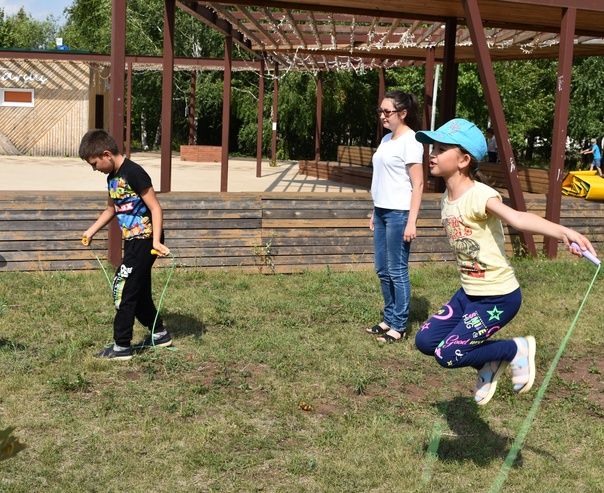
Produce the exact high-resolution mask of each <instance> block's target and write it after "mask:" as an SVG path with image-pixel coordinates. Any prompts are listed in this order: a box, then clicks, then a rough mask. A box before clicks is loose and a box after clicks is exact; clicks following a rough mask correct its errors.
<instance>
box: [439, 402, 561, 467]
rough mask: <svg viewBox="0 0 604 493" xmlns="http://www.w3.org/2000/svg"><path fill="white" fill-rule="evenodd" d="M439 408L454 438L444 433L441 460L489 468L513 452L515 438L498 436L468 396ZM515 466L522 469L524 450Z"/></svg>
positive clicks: (549, 455)
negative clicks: (469, 462) (471, 463)
mask: <svg viewBox="0 0 604 493" xmlns="http://www.w3.org/2000/svg"><path fill="white" fill-rule="evenodd" d="M435 405H436V408H437V409H438V410H439V411H440V413H441V414H442V415H443V416H444V417H445V419H446V420H447V424H448V427H449V429H450V430H451V432H452V433H451V435H453V436H447V433H446V432H445V433H443V435H442V436H441V439H440V443H439V446H438V451H437V453H436V455H437V456H438V458H439V459H440V460H441V461H447V462H450V461H455V462H467V461H472V462H474V463H475V464H476V465H477V466H486V465H488V464H489V463H491V462H492V461H493V460H500V461H504V460H505V458H506V457H507V455H508V452H509V451H510V448H511V446H512V442H513V440H514V438H515V436H511V437H510V436H504V435H500V434H498V433H495V432H494V431H493V430H491V428H490V427H489V425H488V424H487V423H486V422H485V421H484V420H483V419H482V418H481V417H480V415H479V413H478V406H477V405H476V404H475V402H474V399H472V398H469V397H461V396H458V397H455V398H454V399H453V400H451V401H441V402H438V403H436V404H435ZM523 448H526V449H528V450H531V452H535V453H537V454H539V455H545V456H547V457H548V458H550V459H553V458H554V457H553V456H552V455H551V454H549V453H548V452H546V451H544V450H540V449H535V448H533V447H528V446H524V447H523ZM514 467H522V451H520V452H519V453H518V456H517V457H516V460H515V461H514Z"/></svg>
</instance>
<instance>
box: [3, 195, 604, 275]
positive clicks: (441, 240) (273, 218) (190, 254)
mask: <svg viewBox="0 0 604 493" xmlns="http://www.w3.org/2000/svg"><path fill="white" fill-rule="evenodd" d="M159 199H160V202H161V204H162V206H163V208H164V216H165V228H166V244H167V245H168V246H169V247H170V248H171V249H172V251H173V252H174V254H175V256H176V258H177V262H178V264H179V265H182V266H189V267H202V268H205V269H237V270H245V271H252V272H264V273H270V272H297V271H301V270H306V269H324V268H326V267H327V266H329V268H331V269H333V270H354V269H370V268H372V266H373V238H372V234H371V232H370V231H369V228H368V224H369V217H370V214H371V209H372V202H371V198H370V196H369V194H365V193H306V194H298V193H228V194H220V193H209V192H197V193H195V192H172V193H168V194H160V195H159ZM526 202H527V207H528V209H529V210H530V211H532V212H534V213H536V214H538V215H541V216H543V215H544V214H545V197H544V196H529V197H527V198H526ZM105 204H106V195H105V193H103V192H98V193H88V192H2V194H1V195H0V211H1V212H0V272H2V271H51V270H90V269H97V268H98V263H97V260H96V259H95V257H94V254H95V253H96V255H98V256H99V257H100V258H101V259H105V257H106V248H107V233H106V230H103V231H101V232H100V233H99V234H98V235H97V237H95V239H94V241H93V242H92V245H91V248H86V247H83V246H82V245H81V243H80V236H81V234H82V232H83V231H85V230H86V229H87V228H88V227H89V226H90V224H92V222H93V221H94V220H95V219H96V218H97V217H98V214H99V213H100V212H101V211H102V210H103V208H104V207H105ZM439 207H440V194H425V195H424V199H423V202H422V208H421V212H420V216H419V220H418V238H417V240H416V241H415V242H414V243H413V247H412V255H411V262H427V261H452V260H453V255H452V254H451V251H450V248H449V245H448V242H447V239H446V238H445V236H444V232H443V229H442V227H441V224H440V211H439ZM603 215H604V203H600V202H592V201H586V200H583V199H578V198H574V197H563V198H562V208H561V218H562V219H561V222H562V223H563V224H565V225H566V226H569V227H572V228H575V229H577V230H578V231H581V232H582V233H584V234H586V235H588V237H589V238H590V239H591V240H592V241H593V242H594V245H595V247H596V249H599V250H600V251H604V221H603V220H602V216H603ZM517 238H518V235H517V234H516V232H515V231H508V243H507V250H508V253H509V254H512V252H513V246H512V243H513V241H517ZM535 241H536V243H537V246H538V248H541V246H542V243H543V239H542V238H541V237H535ZM565 255H566V254H565ZM159 265H163V266H168V265H170V260H169V259H162V260H160V261H159Z"/></svg>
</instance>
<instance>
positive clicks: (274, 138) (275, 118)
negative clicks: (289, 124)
mask: <svg viewBox="0 0 604 493" xmlns="http://www.w3.org/2000/svg"><path fill="white" fill-rule="evenodd" d="M278 100H279V64H278V63H275V79H274V81H273V121H272V124H273V126H272V135H271V166H276V165H277V121H278V120H279V118H278V115H277V112H278V108H277V107H278Z"/></svg>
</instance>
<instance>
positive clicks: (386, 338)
mask: <svg viewBox="0 0 604 493" xmlns="http://www.w3.org/2000/svg"><path fill="white" fill-rule="evenodd" d="M406 338H407V332H406V331H404V332H401V336H400V337H399V338H396V337H393V336H391V335H390V334H383V335H382V336H381V337H378V338H377V340H378V341H379V342H385V343H386V344H392V343H393V342H400V341H402V340H403V339H406Z"/></svg>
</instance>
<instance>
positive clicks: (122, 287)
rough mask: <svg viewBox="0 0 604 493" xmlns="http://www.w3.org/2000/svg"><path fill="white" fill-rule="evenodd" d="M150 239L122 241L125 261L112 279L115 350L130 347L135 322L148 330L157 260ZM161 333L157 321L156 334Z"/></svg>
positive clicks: (154, 311)
mask: <svg viewBox="0 0 604 493" xmlns="http://www.w3.org/2000/svg"><path fill="white" fill-rule="evenodd" d="M152 248H153V239H151V238H149V239H144V240H127V241H124V258H123V259H122V264H121V265H120V266H119V267H118V269H117V271H116V272H115V277H114V278H113V301H114V302H115V309H116V310H117V312H116V314H115V318H114V320H113V338H114V340H115V343H116V344H117V345H118V346H123V347H127V346H130V343H131V341H132V329H133V326H134V318H135V317H136V319H137V320H138V321H139V322H140V323H141V324H142V325H144V326H145V327H148V328H149V330H151V329H152V328H153V322H154V320H155V316H156V314H157V309H156V308H155V304H154V303H153V298H152V296H151V267H153V263H154V262H155V259H156V256H155V255H151V249H152ZM162 330H163V323H162V321H161V320H160V319H158V320H157V323H156V326H155V331H156V332H160V331H162Z"/></svg>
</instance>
